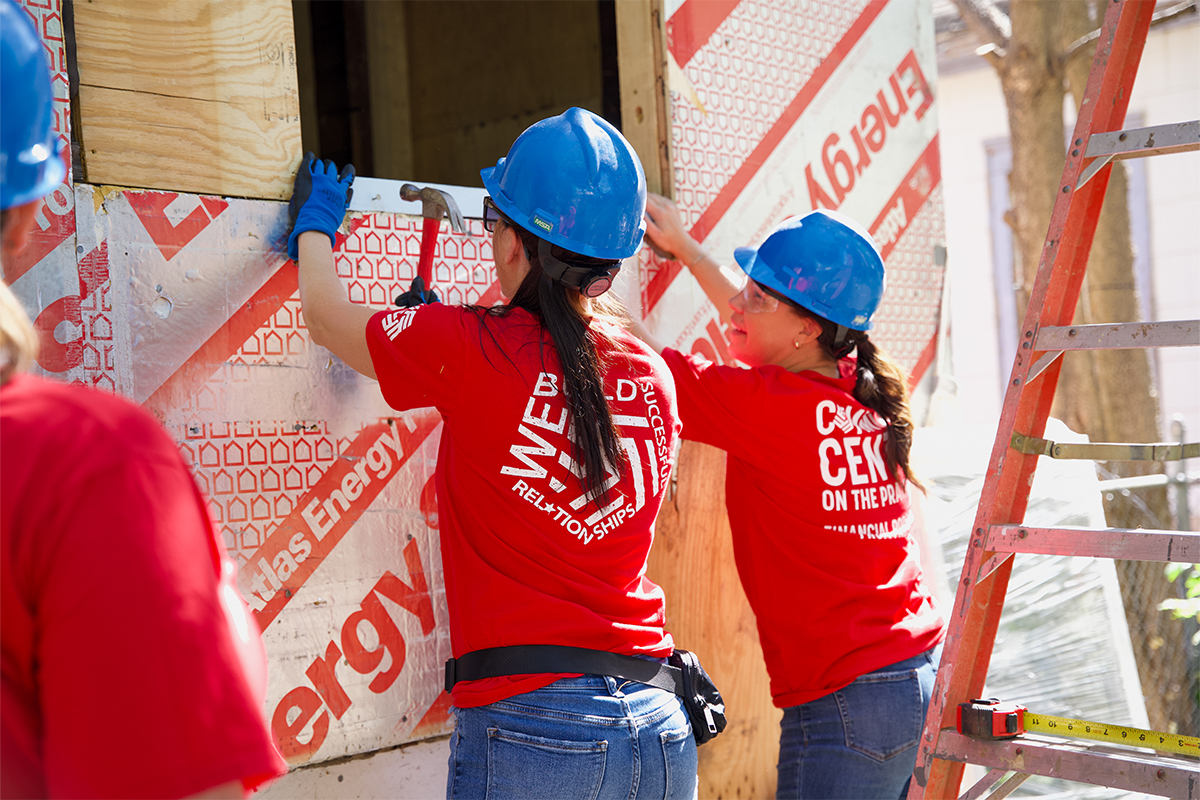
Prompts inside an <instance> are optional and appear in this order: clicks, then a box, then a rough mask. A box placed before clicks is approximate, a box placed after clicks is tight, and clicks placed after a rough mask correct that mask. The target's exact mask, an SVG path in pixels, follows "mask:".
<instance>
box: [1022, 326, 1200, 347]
mask: <svg viewBox="0 0 1200 800" xmlns="http://www.w3.org/2000/svg"><path fill="white" fill-rule="evenodd" d="M1141 347H1200V320H1194V319H1186V320H1184V319H1181V320H1167V321H1164V322H1123V323H1119V324H1115V325H1059V326H1050V325H1048V326H1046V327H1044V328H1040V329H1039V330H1038V333H1037V340H1036V341H1035V342H1034V344H1033V349H1034V350H1122V349H1124V350H1128V349H1132V348H1141Z"/></svg>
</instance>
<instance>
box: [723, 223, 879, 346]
mask: <svg viewBox="0 0 1200 800" xmlns="http://www.w3.org/2000/svg"><path fill="white" fill-rule="evenodd" d="M733 256H734V258H735V259H737V262H738V264H740V265H741V267H742V269H743V270H745V272H746V274H747V275H749V276H750V277H751V278H753V279H754V280H756V281H758V282H759V283H760V284H762V285H763V286H766V287H767V288H768V289H773V290H775V291H776V292H779V293H780V294H781V295H783V296H784V297H786V298H788V299H789V300H792V301H794V302H796V303H797V304H799V305H801V306H803V307H804V308H807V309H808V310H809V311H811V312H813V313H814V314H817V315H818V316H821V317H824V318H825V319H827V320H829V321H830V322H836V323H837V324H838V325H843V326H845V327H847V328H851V329H853V330H856V331H869V330H871V316H872V315H873V314H874V313H875V310H876V309H877V308H879V301H880V299H882V298H883V290H884V287H885V286H886V285H887V278H886V276H885V275H884V269H883V257H882V256H881V255H880V254H879V248H877V247H876V246H875V242H874V241H873V240H872V239H871V234H869V233H867V231H866V229H865V228H863V227H862V226H861V225H859V224H858V223H857V222H855V221H854V220H852V219H850V218H849V217H847V216H846V215H845V214H839V213H837V212H836V211H827V210H825V209H818V210H816V211H812V212H809V213H808V214H805V215H804V216H802V217H794V218H792V219H789V220H785V221H783V222H782V223H780V224H779V226H778V227H777V228H775V230H774V231H772V232H771V235H770V236H768V237H767V240H766V241H765V242H763V243H762V244H761V245H760V246H759V247H757V248H755V247H739V248H738V249H737V250H735V251H734V253H733Z"/></svg>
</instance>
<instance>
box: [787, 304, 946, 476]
mask: <svg viewBox="0 0 1200 800" xmlns="http://www.w3.org/2000/svg"><path fill="white" fill-rule="evenodd" d="M788 305H790V306H791V307H792V308H793V309H794V310H795V311H797V312H798V313H799V314H800V315H801V316H804V317H808V318H809V319H811V320H814V321H816V322H817V323H818V324H820V326H821V335H820V336H819V337H818V338H817V343H818V344H819V345H821V350H822V351H823V352H824V353H825V355H827V356H829V357H830V358H832V359H833V360H835V361H837V360H840V359H842V358H845V357H846V356H848V355H849V354H850V353H851V352H853V351H855V350H857V351H858V366H857V368H856V375H855V381H854V399H855V400H857V401H858V402H860V403H862V404H863V405H864V406H866V407H867V408H869V409H871V410H872V411H874V412H875V413H877V414H879V416H881V417H883V420H884V422H885V423H887V432H888V435H887V437H886V438H885V439H884V441H883V456H884V460H885V461H886V462H887V467H888V473H889V474H891V475H897V476H898V475H899V474H900V473H901V472H903V473H904V476H905V477H906V478H908V480H910V481H912V483H913V484H915V485H916V486H917V487H919V488H924V487H923V486H922V484H921V481H919V480H918V479H917V477H916V475H914V474H913V471H912V468H911V467H910V466H909V463H908V454H909V450H911V449H912V440H913V423H912V412H911V411H910V410H909V407H908V377H907V375H905V373H904V368H903V367H901V366H900V365H899V364H898V363H896V360H895V359H893V358H892V357H891V356H890V355H888V352H887V351H886V350H884V349H882V348H880V347H877V346H876V345H875V343H874V342H872V341H871V339H870V337H869V336H868V335H867V332H866V331H856V330H849V329H847V328H844V327H841V326H839V325H838V324H837V323H836V322H830V321H829V320H827V319H825V318H824V317H821V316H818V315H817V314H814V313H813V312H811V311H809V310H808V309H806V308H803V307H801V306H798V305H796V304H795V303H791V302H789V303H788ZM839 333H840V334H841V340H840V341H839V337H838V334H839Z"/></svg>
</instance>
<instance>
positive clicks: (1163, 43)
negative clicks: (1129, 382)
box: [934, 0, 1200, 513]
mask: <svg viewBox="0 0 1200 800" xmlns="http://www.w3.org/2000/svg"><path fill="white" fill-rule="evenodd" d="M1159 5H1160V7H1163V8H1166V7H1171V6H1175V5H1177V3H1176V2H1174V0H1169V1H1168V2H1160V3H1159ZM934 14H935V19H936V28H937V42H938V72H939V81H938V83H939V85H938V92H939V100H940V103H939V106H938V107H939V115H940V120H939V123H940V130H941V140H940V143H941V154H942V181H943V185H944V191H945V204H946V239H947V249H948V258H949V266H950V267H951V269H950V275H951V278H952V280H953V288H952V289H951V301H950V302H951V313H950V320H951V322H950V339H951V348H952V351H953V376H954V379H955V381H956V383H957V394H958V401H959V402H958V403H957V411H958V414H959V415H960V419H961V421H962V422H964V423H990V424H995V422H996V420H998V419H999V415H1000V407H1001V404H1002V402H1003V397H1004V386H1005V384H1006V383H1007V375H1008V372H1009V370H1010V368H1011V365H1012V359H1013V352H1014V347H1015V343H1016V341H1017V327H1018V326H1019V325H1020V321H1021V317H1022V316H1023V314H1024V311H1025V310H1024V309H1017V308H1016V307H1015V301H1014V299H1013V292H1012V284H1013V261H1012V252H1013V248H1012V241H1011V235H1010V233H1009V229H1008V227H1007V225H1006V224H1005V223H1004V219H1003V217H1004V212H1005V210H1007V208H1008V205H1007V204H1008V183H1007V181H1008V164H1009V147H1008V138H1009V133H1008V117H1007V112H1006V110H1005V104H1004V97H1003V94H1002V93H1001V90H1000V80H999V78H998V77H997V76H996V73H995V71H994V70H993V69H992V67H991V66H990V65H989V64H988V63H987V62H986V61H984V59H983V58H981V57H979V56H976V55H975V54H974V50H975V47H976V46H978V45H979V44H980V42H979V41H978V40H976V39H975V38H974V37H973V36H972V35H971V33H970V31H969V30H968V29H967V28H966V27H965V25H964V24H963V22H962V21H961V19H959V16H958V12H957V10H956V9H955V7H954V6H953V4H951V3H950V2H949V0H934ZM1068 105H1070V104H1069V103H1068ZM1068 113H1069V115H1070V116H1069V120H1068V121H1069V122H1070V123H1071V124H1073V123H1074V111H1073V109H1068ZM1128 117H1129V118H1128V119H1127V122H1126V125H1125V127H1127V128H1132V127H1148V126H1152V125H1165V124H1168V123H1172V122H1183V121H1186V120H1194V119H1200V13H1198V12H1197V8H1196V6H1195V4H1194V3H1193V4H1192V5H1191V6H1190V8H1188V9H1187V10H1186V11H1184V12H1182V13H1179V14H1176V15H1174V16H1173V17H1171V18H1170V19H1169V20H1166V21H1163V22H1161V23H1159V24H1156V25H1155V26H1154V27H1152V28H1151V29H1150V34H1149V38H1148V40H1147V42H1146V48H1145V52H1144V54H1143V56H1142V62H1141V67H1140V69H1139V71H1138V76H1137V81H1136V83H1135V84H1134V87H1133V96H1132V99H1131V101H1130V104H1129V111H1128ZM1067 132H1068V135H1069V134H1070V127H1068V131H1067ZM1121 163H1123V164H1124V165H1126V166H1127V168H1128V169H1129V177H1130V181H1129V186H1130V204H1129V205H1130V210H1131V211H1130V213H1131V220H1132V224H1133V239H1134V243H1135V246H1136V247H1137V264H1136V269H1137V271H1138V282H1139V286H1140V288H1141V289H1142V297H1143V313H1144V314H1145V316H1146V318H1147V319H1151V320H1169V319H1198V318H1200V152H1190V153H1180V154H1175V155H1167V156H1157V157H1154V158H1148V159H1137V160H1130V161H1125V162H1118V165H1120V164H1121ZM1156 359H1157V361H1156V366H1157V371H1158V389H1159V402H1160V404H1161V409H1162V423H1161V430H1160V436H1161V437H1163V439H1164V440H1165V439H1166V438H1167V437H1169V436H1170V421H1171V419H1172V417H1173V416H1174V415H1175V414H1181V415H1182V416H1183V418H1184V420H1185V424H1186V425H1187V427H1188V434H1189V435H1188V438H1189V439H1190V440H1191V441H1196V440H1197V439H1200V348H1164V349H1160V350H1158V351H1156ZM1190 466H1191V467H1192V469H1193V470H1195V469H1196V468H1197V467H1198V466H1200V464H1191V465H1190ZM1193 513H1194V509H1193Z"/></svg>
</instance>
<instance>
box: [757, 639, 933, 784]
mask: <svg viewBox="0 0 1200 800" xmlns="http://www.w3.org/2000/svg"><path fill="white" fill-rule="evenodd" d="M941 655H942V646H941V645H938V646H937V647H934V648H933V649H932V650H927V651H926V652H924V653H921V654H920V655H918V656H914V657H913V658H909V659H905V660H904V661H898V662H896V663H895V664H892V665H891V666H888V667H884V668H883V669H880V670H876V671H875V672H869V673H867V674H866V675H860V676H859V677H858V679H857V680H855V681H854V683H852V684H850V685H849V686H846V687H845V688H843V689H839V690H838V691H836V692H834V693H833V694H828V695H825V696H824V697H820V698H817V699H816V700H813V701H811V702H808V703H805V704H804V705H799V706H792V707H791V708H785V709H784V710H783V721H782V722H781V723H780V727H781V729H782V732H781V734H780V737H779V787H778V789H777V790H776V793H775V797H776V798H778V800H783V799H784V798H804V799H805V800H814V799H815V798H821V799H822V800H824V798H855V800H866V799H867V798H887V799H888V800H892V798H903V797H904V796H905V795H906V794H907V793H908V781H909V780H910V779H911V778H912V771H913V767H914V766H915V765H916V763H917V744H918V742H919V740H920V738H921V728H922V727H923V726H924V724H925V712H926V711H927V710H928V709H929V697H930V695H931V694H932V693H933V679H934V678H935V677H936V675H937V665H938V661H939V659H940V658H941Z"/></svg>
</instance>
